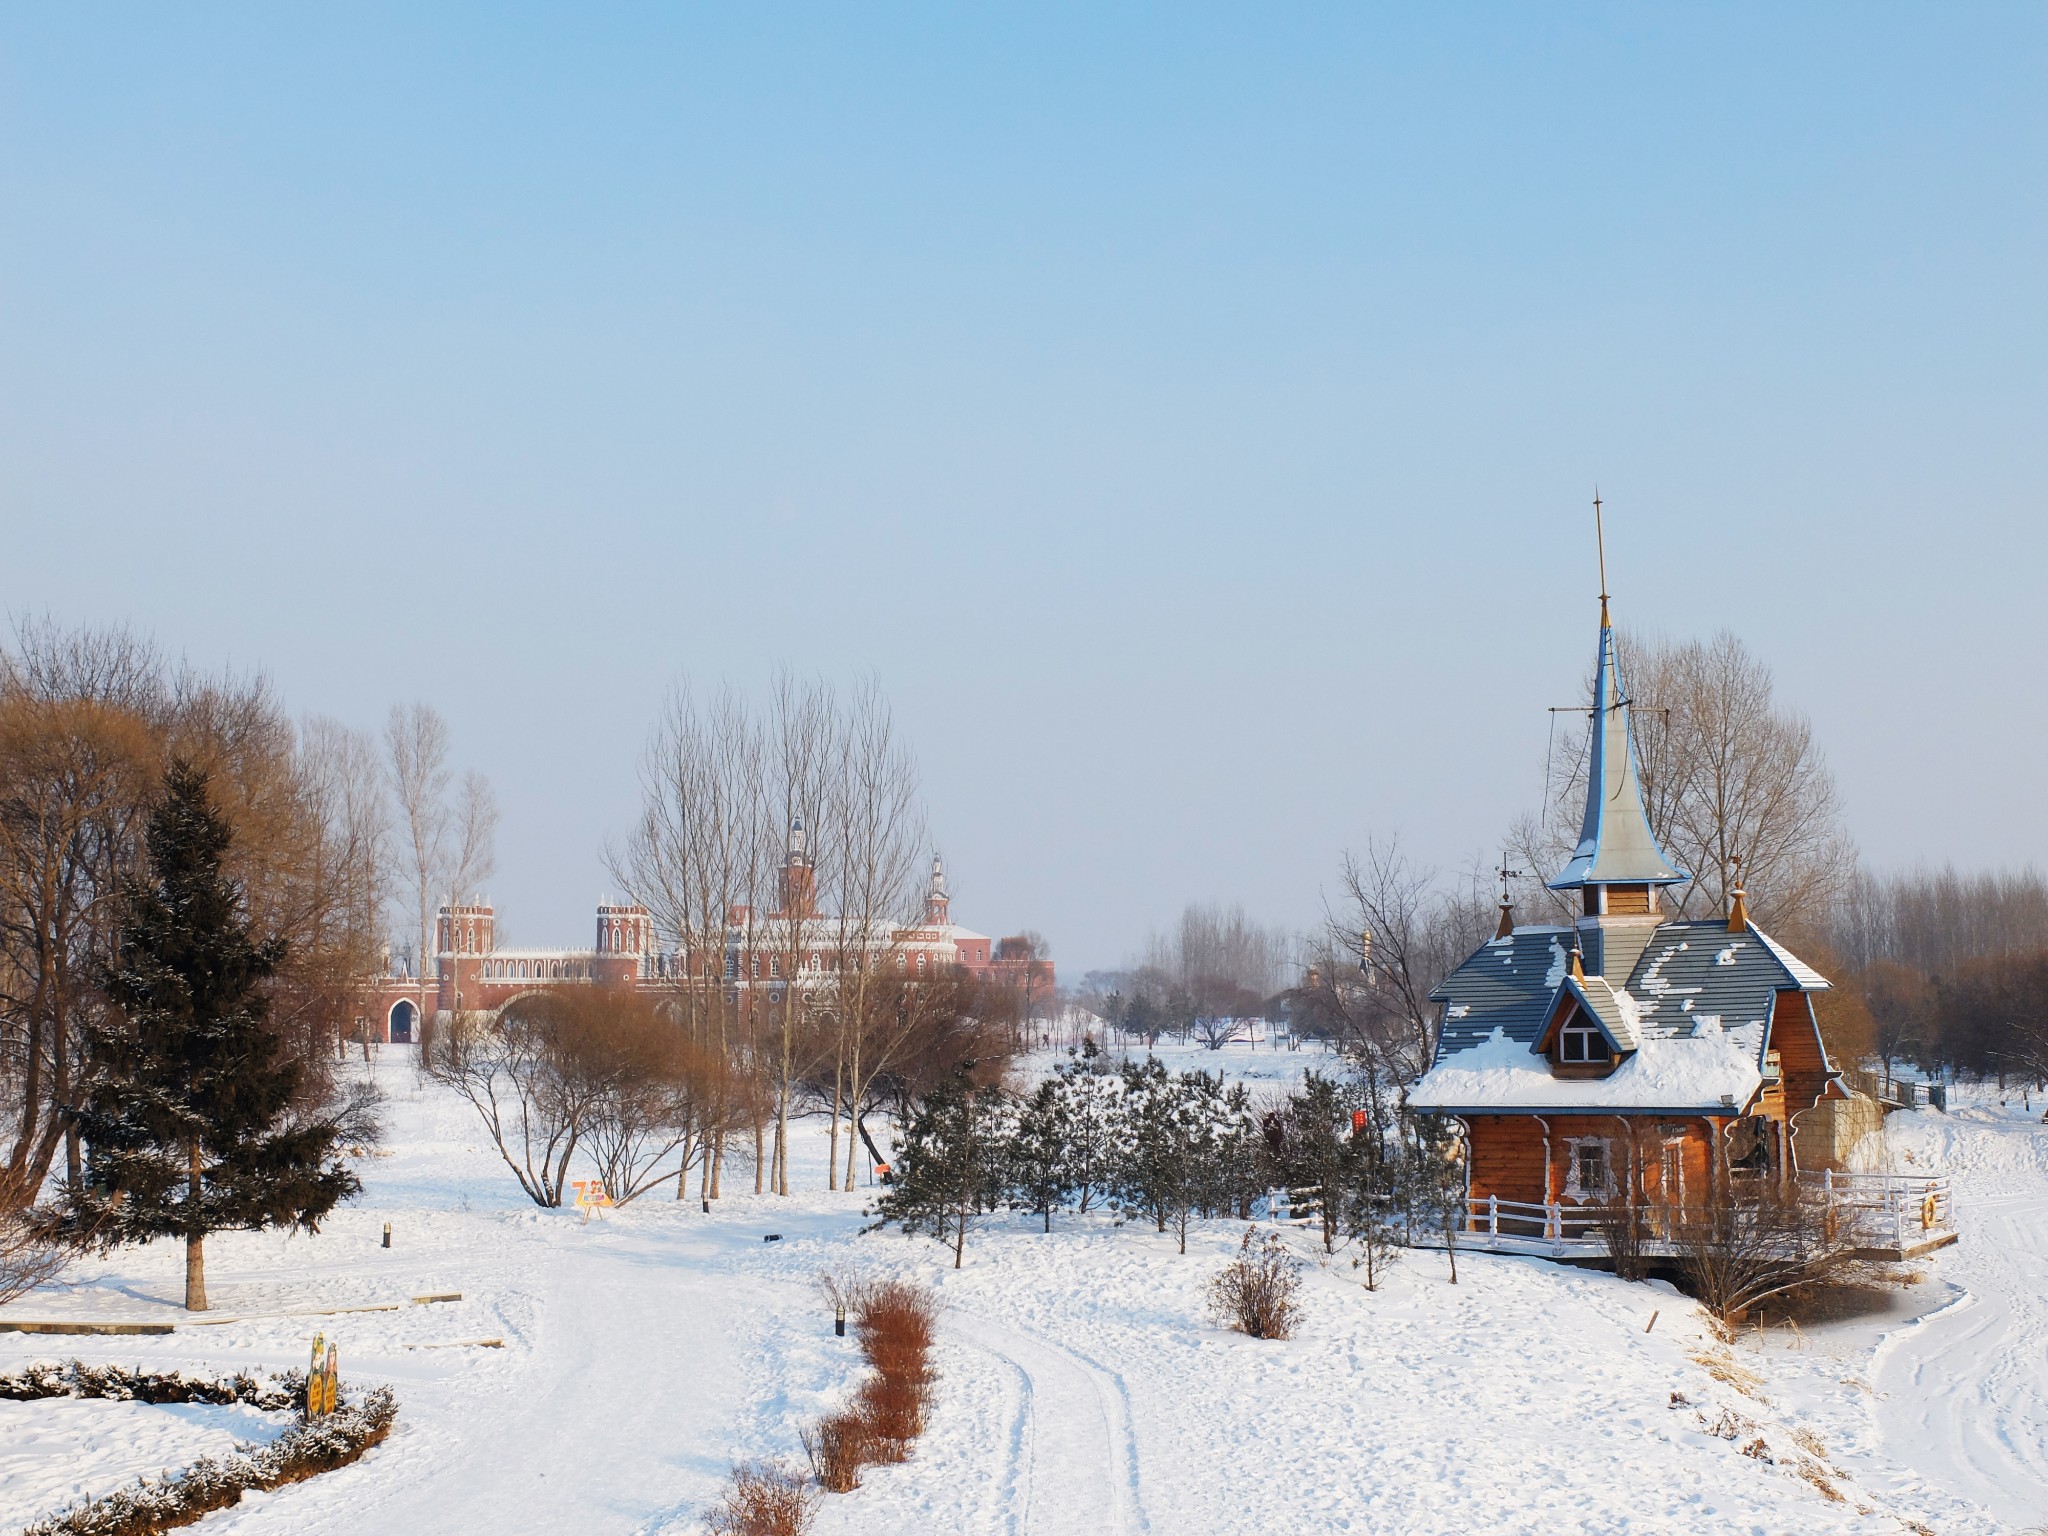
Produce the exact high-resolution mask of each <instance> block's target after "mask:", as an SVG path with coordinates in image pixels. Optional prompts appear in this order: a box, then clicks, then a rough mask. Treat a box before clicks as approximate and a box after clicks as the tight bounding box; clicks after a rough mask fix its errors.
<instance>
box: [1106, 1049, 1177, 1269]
mask: <svg viewBox="0 0 2048 1536" xmlns="http://www.w3.org/2000/svg"><path fill="white" fill-rule="evenodd" d="M1119 1076H1120V1077H1121V1079H1122V1090H1123V1091H1122V1092H1121V1094H1119V1095H1118V1098H1117V1111H1116V1126H1117V1138H1116V1139H1117V1141H1118V1143H1119V1145H1120V1148H1121V1151H1122V1156H1121V1157H1120V1158H1119V1159H1118V1164H1117V1171H1116V1199H1117V1204H1118V1206H1119V1207H1120V1208H1121V1209H1122V1210H1123V1211H1124V1213H1125V1214H1126V1215H1133V1216H1134V1215H1145V1216H1149V1217H1151V1218H1152V1223H1153V1225H1154V1226H1155V1227H1156V1228H1157V1229H1158V1230H1159V1231H1161V1232H1164V1231H1165V1230H1166V1219H1167V1217H1168V1216H1169V1215H1170V1214H1172V1210H1173V1194H1174V1189H1175V1187H1176V1186H1177V1184H1178V1183H1179V1181H1180V1178H1181V1167H1180V1151H1181V1149H1180V1139H1179V1137H1178V1135H1177V1134H1176V1132H1175V1127H1174V1123H1173V1121H1174V1109H1175V1106H1176V1102H1177V1099H1176V1095H1175V1093H1174V1084H1173V1078H1172V1076H1171V1075H1170V1074H1169V1073H1168V1072H1167V1070H1166V1068H1165V1067H1164V1066H1162V1065H1161V1064H1160V1061H1159V1058H1158V1057H1157V1056H1147V1057H1146V1058H1145V1060H1144V1063H1143V1064H1142V1065H1140V1064H1139V1063H1137V1062H1135V1061H1126V1062H1125V1063H1124V1064H1123V1068H1122V1071H1121V1072H1120V1073H1119Z"/></svg>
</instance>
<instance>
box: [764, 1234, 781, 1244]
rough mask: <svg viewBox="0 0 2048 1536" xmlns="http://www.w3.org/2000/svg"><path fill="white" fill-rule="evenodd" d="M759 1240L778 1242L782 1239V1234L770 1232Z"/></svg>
mask: <svg viewBox="0 0 2048 1536" xmlns="http://www.w3.org/2000/svg"><path fill="white" fill-rule="evenodd" d="M761 1241H762V1242H764V1243H779V1242H781V1241H782V1234H781V1233H780V1232H770V1233H769V1234H768V1235H767V1236H766V1237H764V1238H762V1239H761Z"/></svg>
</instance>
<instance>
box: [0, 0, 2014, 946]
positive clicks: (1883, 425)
mask: <svg viewBox="0 0 2048 1536" xmlns="http://www.w3.org/2000/svg"><path fill="white" fill-rule="evenodd" d="M2044 66H2048V12H2044V11H2043V10H2042V9H2041V8H2039V7H2021V6H2006V7H1997V6H1984V7H1968V8H1944V9H1941V10H1928V9H1920V8H1912V7H1904V6H1866V5H1858V6H1854V7H1851V6H1847V5H1842V6H1835V7H1805V8H1800V9H1798V10H1797V11H1795V12H1786V11H1784V10H1783V9H1782V8H1776V7H1766V6H1749V7H1727V8H1715V9H1713V10H1712V11H1711V12H1708V11H1702V12H1699V13H1694V14H1681V13H1679V12H1677V11H1675V10H1657V11H1646V10H1640V9H1632V8H1626V7H1618V6H1617V7H1590V6H1577V7H1570V8H1562V9H1559V8H1542V9H1532V8H1526V7H1505V6H1504V7H1472V8H1466V9H1462V10H1459V11H1457V12H1455V13H1453V12H1451V11H1449V10H1445V9H1432V10H1429V11H1427V12H1425V13H1420V14H1407V15H1403V14H1396V13H1393V12H1385V13H1379V14H1360V13H1359V12H1358V11H1356V10H1354V9H1352V8H1340V7H1308V8H1295V9H1290V10H1287V11H1285V12H1275V11H1272V10H1270V9H1267V10H1252V11H1244V10H1236V9H1225V8H1195V7H1183V6H1175V7H1127V6H1118V7H1109V8H1097V7H1090V8H1080V7H1073V8H1059V9H1040V8H1033V9H1029V10H1024V9H1019V10H1015V11H1009V12H1003V11H993V10H989V9H985V8H982V9H975V10H972V11H958V10H947V9H942V8H936V7H932V8H918V7H890V8H863V9H859V10H854V9H847V8H837V7H822V6H819V7H811V8H800V9H795V10H791V9H782V10H777V11H775V12H772V13H771V12H767V11H762V10H758V9H740V8H735V9H732V10H726V11H719V10H713V9H708V8H707V9H700V10H689V11H682V10H669V9H666V8H656V7H628V8H623V9H619V10H615V11H607V12H604V13H593V12H589V11H585V10H579V9H573V8H566V7H563V8H543V7H522V8H515V9H503V8H497V7H490V8H486V7H481V6H476V7H468V6H453V5H451V6H439V7H433V8H431V10H430V11H429V10H428V9H427V8H418V7H396V6H387V7H363V8H352V9H350V10H348V11H347V12H334V13H331V14H327V15H316V14H313V13H312V12H310V11H306V10H296V11H291V12H280V13H257V12H240V13H231V12H228V11H213V12H207V13H195V12H177V11H168V10H163V9H159V8H148V7H101V6H83V7H65V8H58V9H54V10H43V11H26V10H16V11H13V12H10V13H9V14H8V15H7V16H6V17H4V18H0V72H4V74H0V79H4V89H0V324H4V328H5V335H6V337H7V344H6V345H5V346H4V347H0V462H4V465H5V473H4V474H0V511H4V517H5V529H6V543H5V548H4V557H0V573H4V576H0V598H4V601H5V605H6V608H7V611H8V613H9V615H10V616H11V617H14V618H17V619H18V618H21V617H24V616H30V615H42V614H47V615H49V616H50V617H52V618H53V619H55V620H57V621H58V622H60V623H65V624H72V623H83V622H90V623H101V624H113V623H121V624H128V625H131V626H133V627H134V628H136V629H137V630H139V631H141V632H144V633H146V634H149V635H151V636H153V637H154V638H155V639H156V640H157V641H158V642H159V643H160V644H161V645H162V646H164V647H165V648H166V649H167V650H169V651H172V652H174V653H179V654H183V655H185V656H187V657H189V658H190V659H191V660H192V661H194V662H195V663H197V664H199V665H202V666H206V667H218V666H233V667H237V668H245V669H246V668H259V667H260V668H261V669H263V670H265V671H266V672H268V673H269V674H270V675H271V676H272V677H273V678H274V679H275V681H276V683H277V685H278V687H279V689H280V692H281V693H282V694H283V696H284V697H285V698H286V699H287V700H288V701H289V703H290V704H291V706H292V707H293V708H294V709H295V710H301V711H307V712H319V713H325V714H331V715H334V716H337V717H339V718H341V719H343V720H346V721H348V722H349V723H351V724H355V725H358V726H364V727H370V728H375V727H377V726H379V725H380V724H381V722H382V720H383V718H384V714H385V711H386V710H387V708H388V707H389V706H390V705H391V704H392V703H394V702H398V701H408V700H412V699H415V698H418V699H423V700H425V701H427V702H429V703H431V704H433V705H434V706H436V707H437V708H438V709H440V710H441V711H442V712H443V713H444V714H445V715H446V716H447V717H448V719H449V721H450V723H451V726H452V728H453V732H454V738H455V744H456V756H457V759H458V762H459V764H460V765H461V766H465V767H476V768H479V769H482V770H483V771H485V772H486V773H487V774H488V775H489V776H490V777H491V779H492V781H493V783H494V784H495V786H496V788H497V790H498V793H499V796H500V799H501V801H502V804H503V806H504V811H505V819H504V823H503V826H502V829H501V832H500V838H499V850H498V865H499V873H498V874H497V876H496V877H495V879H494V880H493V881H492V895H493V896H494V898H495V899H496V901H497V903H498V905H499V908H500V911H501V913H502V914H503V926H504V929H505V931H506V933H507V935H508V936H509V937H511V938H513V939H514V940H516V941H518V942H554V943H567V942H580V940H581V938H582V936H583V935H584V933H585V930H586V928H587V926H588V923H589V914H590V908H591V905H592V903H593V902H594V900H595V899H596V897H597V896H598V895H599V893H600V892H601V891H603V890H605V889H606V888H607V887H608V885H609V881H608V879H607V876H606V875H605V873H604V868H603V861H602V850H603V847H604V844H605V842H606V839H607V838H613V839H616V838H618V837H619V836H621V835H622V834H623V833H624V831H625V830H626V828H627V826H628V825H629V823H630V820H631V818H632V816H633V814H634V811H635V808H636V804H637V787H636V773H637V767H638V760H639V755H640V751H641V747H642V744H643V742H644V740H645V737H646V733H647V731H648V728H649V726H650V725H651V724H652V722H653V720H654V718H655V716H656V714H657V712H658V710H659V708H660V706H661V702H662V699H663V696H664V694H665V691H666V690H667V689H668V688H669V687H671V686H672V684H673V683H674V682H675V680H677V679H678V678H680V677H683V676H687V677H689V678H690V679H692V680H693V681H694V682H695V683H697V684H699V685H702V686H715V685H717V684H718V683H720V682H722V681H728V680H729V681H731V682H733V683H735V684H737V685H739V686H742V687H748V688H756V689H758V688H760V687H763V686H764V685H765V684H766V682H767V680H768V678H769V677H770V675H771V674H772V672H773V670H774V669H775V668H776V667H777V666H779V665H787V666H789V667H791V668H793V669H795V670H797V671H800V672H821V673H824V674H826V675H828V676H831V677H835V678H839V679H842V680H844V679H849V678H851V677H852V676H854V675H855V674H857V673H863V672H870V671H871V672H873V673H875V674H876V675H878V676H879V677H880V679H881V680H882V682H883V683H884V685H885V686H886V688H887V689H888V691H889V693H890V694H891V696H892V698H893V700H894V702H895V705H896V708H897V711H898V715H899V719H900V720H901V722H902V724H903V725H904V727H905V729H906V732H907V734H908V736H909V737H910V739H911V740H912V741H913V742H914V743H915V745H916V747H917V750H918V753H919V757H920V759H921V762H922V766H923V772H924V781H925V789H926V794H927V797H928V801H929V805H930V814H931V822H932V827H933V830H934V834H935V837H936V840H937V842H938V843H939V845H940V846H941V847H942V848H943V849H944V851H945V853H946V856H947V860H948V865H949V869H950V871H951V874H952V879H953V884H954V888H955V891H956V901H955V906H954V912H955V915H956V917H957V918H958V919H959V920H960V921H962V922H964V923H966V924H968V925H970V926H973V927H977V928H981V929H983V930H984V931H988V932H993V933H1005V932H1011V931H1015V930H1017V929H1019V928H1024V927H1031V928H1035V929H1038V930H1040V931H1042V932H1043V933H1044V934H1046V935H1047V937H1048V938H1049V939H1050V940H1051V941H1052V945H1053V951H1054V954H1055V957H1056V958H1057V959H1058V961H1059V963H1060V965H1061V969H1062V972H1063V974H1064V975H1067V976H1070V977H1074V976H1078V975H1079V973H1080V972H1081V971H1083V970H1085V969H1088V968H1090V967H1094V966H1103V965H1113V964H1116V963H1119V962H1121V961H1122V960H1123V959H1125V958H1126V957H1127V956H1129V955H1130V954H1132V953H1133V952H1134V951H1136V950H1137V949H1138V948H1139V946H1140V945H1141V944H1142V943H1143V941H1144V939H1145V937H1146V935H1147V934H1148V933H1149V932H1150V931H1152V930H1154V929H1156V928H1160V927H1162V926H1164V925H1165V924H1167V923H1169V922H1170V921H1171V920H1172V919H1173V918H1174V916H1175V915H1176V914H1177V913H1178V911H1179V909H1180V908H1181V906H1182V904H1183V903H1184V902H1186V901H1188V900H1192V899H1221V900H1226V901H1228V900H1239V901H1242V902H1243V903H1244V904H1245V905H1246V907H1247V908H1248V909H1249V910H1250V911H1251V912H1252V913H1253V914H1254V915H1256V916H1257V917H1259V918H1261V919H1263V920H1265V921H1267V922H1273V923H1285V924H1289V925H1296V926H1299V925H1305V924H1307V923H1309V922H1312V921H1313V920H1314V919H1315V918H1316V916H1317V914H1318V912H1319V909H1320V893H1321V891H1322V889H1323V888H1324V887H1325V886H1327V885H1328V884H1329V883H1330V882H1331V880H1332V877H1333V875H1334V871H1335V868H1336V865H1337V860H1338V858H1339V855H1340V853H1341V851H1342V850H1343V849H1344V848H1346V847H1347V846H1356V845H1358V844H1360V843H1362V842H1363V840H1364V839H1365V838H1366V837H1367V836H1368V835H1370V834H1373V833H1379V834H1382V835H1384V834H1388V833H1393V832H1399V833H1400V834H1401V836H1402V837H1403V839H1404V841H1405V842H1406V844H1407V845H1408V846H1409V848H1410V849H1411V850H1412V851H1414V852H1415V853H1416V854H1418V855H1419V856H1421V857H1423V858H1426V859H1429V860H1433V861H1436V862H1440V863H1444V864H1447V865H1463V864H1466V863H1467V862H1469V861H1472V860H1475V859H1490V858H1491V857H1492V856H1493V853H1494V848H1493V840H1494V839H1495V838H1496V837H1497V836H1498V835H1499V833H1500V831H1501V829H1502V828H1503V827H1504V826H1505V824H1506V823H1507V822H1508V820H1509V819H1510V818H1511V817H1512V816H1513V815H1514V814H1515V813H1516V812H1517V811H1519V810H1522V809H1525V808H1530V807H1533V806H1534V805H1535V803H1536V801H1537V799H1538V796H1539V792H1540V789H1541V774H1542V756H1543V749H1544V740H1545V733H1546V730H1547V727H1548V724H1549V717H1548V715H1547V714H1546V713H1545V711H1546V709H1547V707H1548V706H1550V705H1552V704H1559V703H1566V702H1570V701H1571V699H1572V698H1573V697H1574V695H1575V692H1576V690H1577V689H1578V687H1579V686H1580V680H1581V678H1582V677H1583V675H1584V673H1585V671H1586V669H1587V667H1588V665H1589V664H1590V660H1591V655H1592V646H1593V638H1594V635H1593V631H1594V625H1595V618H1596V606H1595V603H1594V593H1595V591H1596V589H1597V580H1596V577H1595V574H1594V571H1593V552H1592V539H1591V526H1590V514H1589V508H1588V502H1589V499H1590V497H1591V494H1592V489H1593V486H1594V484H1595V483H1596V482H1597V483H1598V484H1599V486H1600V488H1601V491H1602V493H1603V495H1604V496H1605V497H1606V505H1607V509H1608V558H1609V569H1610V585H1611V588H1612V590H1613V592H1614V594H1615V611H1616V617H1617V619H1618V621H1620V622H1621V623H1623V624H1626V625H1631V626H1635V627H1637V628H1640V629H1643V630H1647V631H1651V632H1661V633H1664V634H1669V635H1685V636H1691V635H1707V634H1711V633H1713V632H1714V631H1716V630H1719V629H1722V628H1727V629H1731V630H1733V631H1735V632H1736V633H1737V634H1739V635H1740V636H1742V638H1743V639H1744V640H1745V642H1746V643H1747V644H1748V645H1749V646H1750V647H1751V648H1752V649H1753V650H1754V651H1755V652H1756V653H1757V654H1759V655H1760V656H1762V657H1763V658H1764V659H1765V660H1767V661H1768V662H1769V663H1770V664H1771V665H1772V666H1773V667H1774V669H1775V671H1776V674H1777V678H1778V684H1779V692H1780V698H1781V701H1783V702H1784V703H1787V704H1789V705H1791V706H1793V707H1795V708H1797V709H1800V710H1803V711H1805V712H1806V713H1807V714H1809V715H1810V716H1811V717H1812V719H1813V721H1814V723H1815V726H1816V731H1817V735H1818V738H1819V740H1820V742H1821V744H1822V745H1823V747H1824V748H1825V750H1826V752H1827V754H1828V757H1829V759H1830V761H1831V763H1832V765H1833V767H1834V769H1835V771H1836V773H1837V775H1838V777H1839V779H1840V782H1841V785H1842V789H1843V792H1844V798H1845V801H1846V806H1847V812H1848V825H1849V828H1850V830H1851V832H1852V833H1853V835H1854V836H1855V838H1856V839H1857V841H1858V843H1859V844H1860V846H1861V848H1862V850H1863V852H1864V856H1865V858H1866V860H1867V861H1868V862H1869V863H1871V864H1872V865H1874V866H1876V867H1878V868H1885V869H1890V868H1898V867H1902V866H1906V865H1911V864H1914V863H1916V862H1923V861H1924V862H1932V863H1940V862H1943V861H1949V860H1953V861H1955V862H1956V863H1957V864H1959V865H1961V866H1964V867H1986V866H2006V867H2010V866H2018V865H2024V864H2028V863H2040V862H2043V857H2044V855H2043V850H2044V839H2048V807H2044V804H2043V801H2042V797H2041V796H2040V795H2039V793H2038V791H2037V780H2038V777H2039V771H2038V766H2037V765H2038V763H2039V761H2040V759H2041V757H2042V755H2043V753H2044V750H2048V730H2044V707H2043V703H2042V690H2041V688H2040V685H2039V683H2038V681H2037V679H2036V676H2035V673H2036V670H2037V667H2038V664H2039V658H2040V657H2041V655H2042V654H2043V652H2044V648H2048V616H2044V615H2048V604H2044V603H2043V602H2042V600H2041V598H2040V595H2039V585H2040V578H2039V572H2040V569H2041V566H2042V559H2043V555H2044V553H2048V537H2044V533H2043V527H2044V517H2043V513H2044V511H2048V508H2044V506H2043V499H2044V498H2043V490H2042V487H2043V483H2044V481H2043V470H2044V467H2048V465H2044V458H2048V427H2044V424H2048V296H2044V284H2043V283H2042V281H2041V274H2042V273H2043V272H2048V213H2044V199H2043V196H2042V187H2043V166H2044V163H2048V162H2044V151H2048V91H2044V90H2043V89H2042V82H2043V79H2044V78H2048V68H2044Z"/></svg>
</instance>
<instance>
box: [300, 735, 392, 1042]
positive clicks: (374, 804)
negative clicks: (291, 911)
mask: <svg viewBox="0 0 2048 1536" xmlns="http://www.w3.org/2000/svg"><path fill="white" fill-rule="evenodd" d="M299 756H300V762H301V765H302V770H303V775H304V778H305V782H306V786H307V793H308V795H309V797H310V800H311V804H312V808H313V810H314V813H315V814H316V815H317V816H318V817H319V820H320V823H321V825H322V827H323V828H324V829H325V836H324V838H323V839H322V845H321V851H320V856H319V858H318V860H317V863H316V866H315V869H314V871H313V877H314V880H315V882H316V887H317V888H316V890H315V891H314V892H313V893H312V894H313V897H314V903H313V904H314V906H315V908H316V909H317V911H318V912H319V914H320V919H319V920H320V921H322V922H323V923H324V925H325V926H326V928H327V929H328V931H329V942H328V943H327V944H326V945H324V946H322V947H323V949H324V950H325V952H326V953H327V954H329V955H330V956H331V957H332V960H333V963H334V965H335V966H336V968H337V969H338V970H339V972H340V975H339V977H338V978H337V980H338V981H340V982H341V983H342V987H341V989H340V990H341V991H342V994H343V1000H344V1002H345V1004H349V1003H351V1002H352V1000H350V999H348V998H347V995H346V994H347V992H349V991H352V990H353V987H354V984H355V983H357V982H358V981H359V980H360V979H361V978H362V977H363V976H366V975H369V974H370V973H371V971H372V970H373V969H374V967H375V959H374V955H375V951H376V948H377V943H378V937H379V934H380V933H381V932H382V929H383V917H384V906H385V902H386V899H387V896H388V886H389V881H390V867H391V826H390V803H389V801H388V799H387V798H386V796H385V792H384V774H383V771H382V767H381V765H380V764H379V762H378V757H377V747H376V744H375V743H374V742H373V741H372V740H371V739H370V738H369V737H368V736H367V735H365V734H364V733H363V732H361V731H356V730H352V729H350V728H349V727H348V726H345V725H343V724H341V723H340V722H339V721H335V720H326V719H320V718H315V719H311V720H308V721H307V722H306V724H305V727H304V729H303V730H302V731H301V733H300V742H299ZM350 1023H353V1024H355V1025H356V1028H355V1033H356V1037H357V1039H358V1041H359V1043H360V1044H361V1046H362V1049H363V1053H364V1056H365V1057H366V1058H367V1056H368V1055H369V1049H370V1037H369V1031H368V1030H367V1028H365V1027H362V1025H363V1021H357V1020H354V1019H352V1018H351V1019H349V1020H343V1019H339V1018H337V1019H336V1020H335V1021H334V1022H333V1031H334V1034H335V1037H336V1039H337V1040H338V1039H340V1038H341V1037H342V1035H343V1033H344V1031H345V1029H346V1027H347V1026H348V1024H350Z"/></svg>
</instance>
